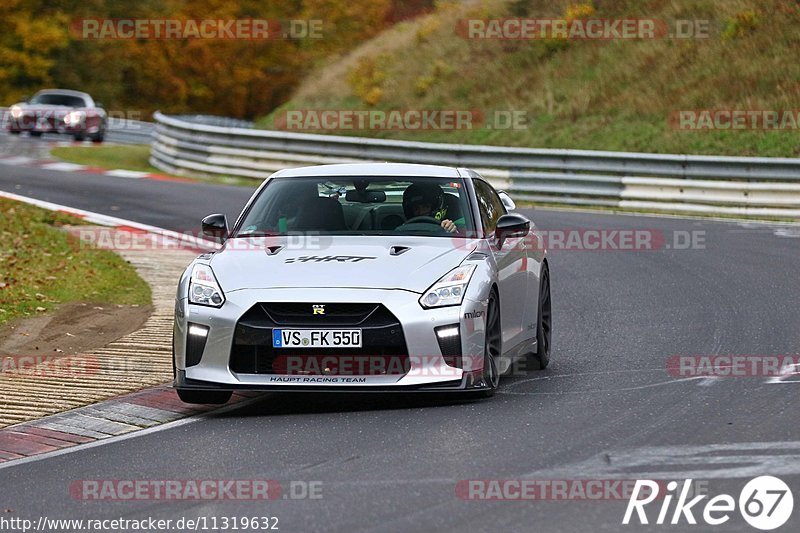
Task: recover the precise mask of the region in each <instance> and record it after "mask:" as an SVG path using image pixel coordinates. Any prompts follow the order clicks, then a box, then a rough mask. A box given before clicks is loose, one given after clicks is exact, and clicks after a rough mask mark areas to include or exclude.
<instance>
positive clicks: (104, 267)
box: [0, 198, 151, 324]
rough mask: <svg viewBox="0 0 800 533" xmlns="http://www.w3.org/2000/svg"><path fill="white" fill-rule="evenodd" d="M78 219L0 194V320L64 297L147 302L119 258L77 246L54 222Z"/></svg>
mask: <svg viewBox="0 0 800 533" xmlns="http://www.w3.org/2000/svg"><path fill="white" fill-rule="evenodd" d="M73 224H77V225H82V224H85V222H83V221H82V220H80V219H78V218H75V217H72V216H69V215H65V214H62V213H57V212H53V211H47V210H44V209H40V208H38V207H33V206H30V205H27V204H24V203H20V202H16V201H13V200H7V199H4V198H0V228H1V229H0V272H2V275H1V276H2V277H0V324H4V323H6V322H9V321H11V320H13V319H15V318H19V317H24V316H30V315H33V314H36V313H41V312H46V311H47V310H49V309H52V308H53V307H54V306H56V305H58V304H61V303H67V302H80V301H86V302H97V303H105V302H107V303H114V304H126V305H132V304H138V305H147V304H149V303H150V300H151V294H150V287H149V286H148V285H147V283H145V281H144V280H143V279H142V278H140V277H139V275H138V274H137V273H136V270H135V269H134V268H133V266H131V265H130V264H129V263H128V262H127V261H125V260H124V259H123V258H121V257H120V256H118V255H117V254H115V253H114V252H111V251H108V250H98V249H95V248H89V247H86V246H82V245H81V244H80V242H79V241H78V239H77V238H76V237H74V236H72V235H69V234H67V233H66V232H65V231H62V230H60V229H59V228H60V227H61V226H64V225H73Z"/></svg>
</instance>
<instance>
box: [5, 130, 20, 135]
mask: <svg viewBox="0 0 800 533" xmlns="http://www.w3.org/2000/svg"><path fill="white" fill-rule="evenodd" d="M8 133H10V134H11V135H19V134H20V133H22V132H21V131H20V130H8Z"/></svg>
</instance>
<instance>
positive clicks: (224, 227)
mask: <svg viewBox="0 0 800 533" xmlns="http://www.w3.org/2000/svg"><path fill="white" fill-rule="evenodd" d="M202 228H203V235H205V236H206V237H211V238H212V239H213V240H214V241H216V242H219V243H223V242H225V239H227V238H228V219H227V218H226V217H225V215H220V214H215V215H208V216H207V217H206V218H204V219H203V222H202Z"/></svg>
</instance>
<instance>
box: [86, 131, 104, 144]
mask: <svg viewBox="0 0 800 533" xmlns="http://www.w3.org/2000/svg"><path fill="white" fill-rule="evenodd" d="M105 138H106V132H105V130H100V131H98V132H97V133H93V134H92V135H90V136H89V139H91V141H92V142H93V143H101V142H103V140H104V139H105Z"/></svg>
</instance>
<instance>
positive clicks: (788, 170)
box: [150, 112, 800, 219]
mask: <svg viewBox="0 0 800 533" xmlns="http://www.w3.org/2000/svg"><path fill="white" fill-rule="evenodd" d="M154 119H155V121H156V129H155V133H154V137H153V142H152V146H151V156H150V163H151V164H152V165H153V166H155V167H158V168H160V169H161V170H163V171H165V172H171V173H175V174H205V175H217V176H219V175H223V176H237V177H245V178H253V179H263V178H264V177H266V176H267V175H268V174H270V173H271V172H274V171H276V170H279V169H281V168H286V167H297V166H304V165H310V164H311V165H313V164H327V163H350V162H359V161H373V162H374V161H392V162H407V163H423V164H436V165H447V166H458V167H469V168H472V169H474V170H476V171H478V172H480V173H481V174H483V175H484V176H486V177H487V178H488V179H490V180H491V181H493V182H494V184H495V185H496V186H498V187H500V188H503V189H506V190H508V191H510V192H511V193H512V194H513V196H514V197H515V198H516V199H518V200H528V201H533V202H537V203H549V204H571V205H589V206H608V207H616V208H623V209H642V210H648V211H671V212H692V213H703V214H728V215H750V216H759V217H770V218H772V217H775V218H793V219H794V218H796V219H800V159H791V158H763V157H759V158H751V157H722V156H690V155H666V154H645V153H625V152H597V151H586V150H543V149H530V148H508V147H498V146H480V145H460V144H439V143H422V142H411V141H396V140H385V139H369V138H362V137H343V136H332V135H315V134H306V133H293V132H280V131H269V130H257V129H251V128H237V127H229V126H219V125H209V124H201V123H196V122H189V121H186V120H182V119H180V118H177V117H169V116H166V115H163V114H161V113H159V112H156V113H155V115H154Z"/></svg>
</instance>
